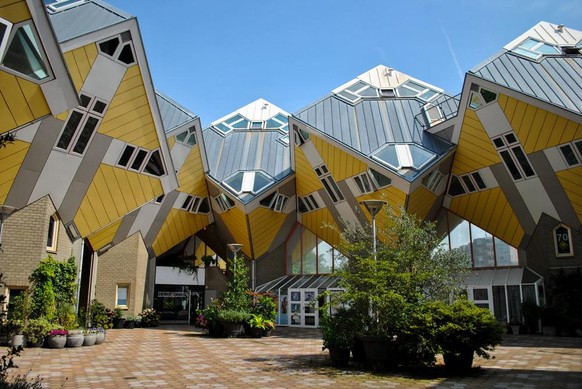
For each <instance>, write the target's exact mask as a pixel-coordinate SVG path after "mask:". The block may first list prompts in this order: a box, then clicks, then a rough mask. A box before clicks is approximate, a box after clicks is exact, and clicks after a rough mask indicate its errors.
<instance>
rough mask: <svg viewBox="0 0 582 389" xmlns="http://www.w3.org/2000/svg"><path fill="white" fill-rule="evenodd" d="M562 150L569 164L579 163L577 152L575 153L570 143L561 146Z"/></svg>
mask: <svg viewBox="0 0 582 389" xmlns="http://www.w3.org/2000/svg"><path fill="white" fill-rule="evenodd" d="M560 151H561V152H562V155H563V156H564V158H565V159H566V163H567V164H568V166H573V165H577V164H578V158H576V154H575V153H574V150H572V146H570V145H564V146H560Z"/></svg>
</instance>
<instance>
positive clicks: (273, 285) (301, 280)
mask: <svg viewBox="0 0 582 389" xmlns="http://www.w3.org/2000/svg"><path fill="white" fill-rule="evenodd" d="M337 283H338V278H337V277H335V276H330V275H302V276H301V275H296V276H282V277H279V278H276V279H274V280H272V281H269V282H267V283H265V284H262V285H259V286H258V287H257V288H256V289H255V290H256V291H257V292H260V293H264V292H274V293H277V292H279V291H281V292H282V293H287V290H288V289H290V288H292V289H328V288H335V287H337Z"/></svg>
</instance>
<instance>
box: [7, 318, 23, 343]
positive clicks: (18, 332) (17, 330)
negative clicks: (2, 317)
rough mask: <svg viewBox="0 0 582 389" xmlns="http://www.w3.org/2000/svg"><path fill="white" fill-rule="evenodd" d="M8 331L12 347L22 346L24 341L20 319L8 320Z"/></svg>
mask: <svg viewBox="0 0 582 389" xmlns="http://www.w3.org/2000/svg"><path fill="white" fill-rule="evenodd" d="M8 332H9V334H10V339H11V344H12V347H18V346H23V347H24V344H25V343H26V341H25V337H24V322H23V321H22V320H20V319H14V318H13V319H10V320H8Z"/></svg>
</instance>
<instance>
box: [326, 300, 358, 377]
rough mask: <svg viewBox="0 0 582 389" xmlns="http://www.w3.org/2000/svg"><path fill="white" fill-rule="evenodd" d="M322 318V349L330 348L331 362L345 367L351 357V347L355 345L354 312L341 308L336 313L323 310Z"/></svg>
mask: <svg viewBox="0 0 582 389" xmlns="http://www.w3.org/2000/svg"><path fill="white" fill-rule="evenodd" d="M322 316H323V317H322V319H321V320H320V322H319V325H320V327H321V335H322V338H323V347H322V350H325V349H327V350H329V358H330V360H331V364H332V365H333V366H336V367H345V366H347V365H348V362H349V358H350V349H351V348H352V347H353V345H354V340H355V334H356V332H355V330H356V329H355V328H354V326H353V324H354V312H350V311H349V310H348V309H343V308H340V309H338V310H337V311H336V312H335V314H334V315H331V314H329V312H328V310H327V309H324V310H323V315H322Z"/></svg>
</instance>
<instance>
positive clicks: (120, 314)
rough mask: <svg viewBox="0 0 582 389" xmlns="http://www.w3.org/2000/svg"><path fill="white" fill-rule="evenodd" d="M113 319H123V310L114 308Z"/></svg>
mask: <svg viewBox="0 0 582 389" xmlns="http://www.w3.org/2000/svg"><path fill="white" fill-rule="evenodd" d="M113 317H114V318H115V319H123V309H121V308H119V307H116V308H115V309H114V310H113Z"/></svg>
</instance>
